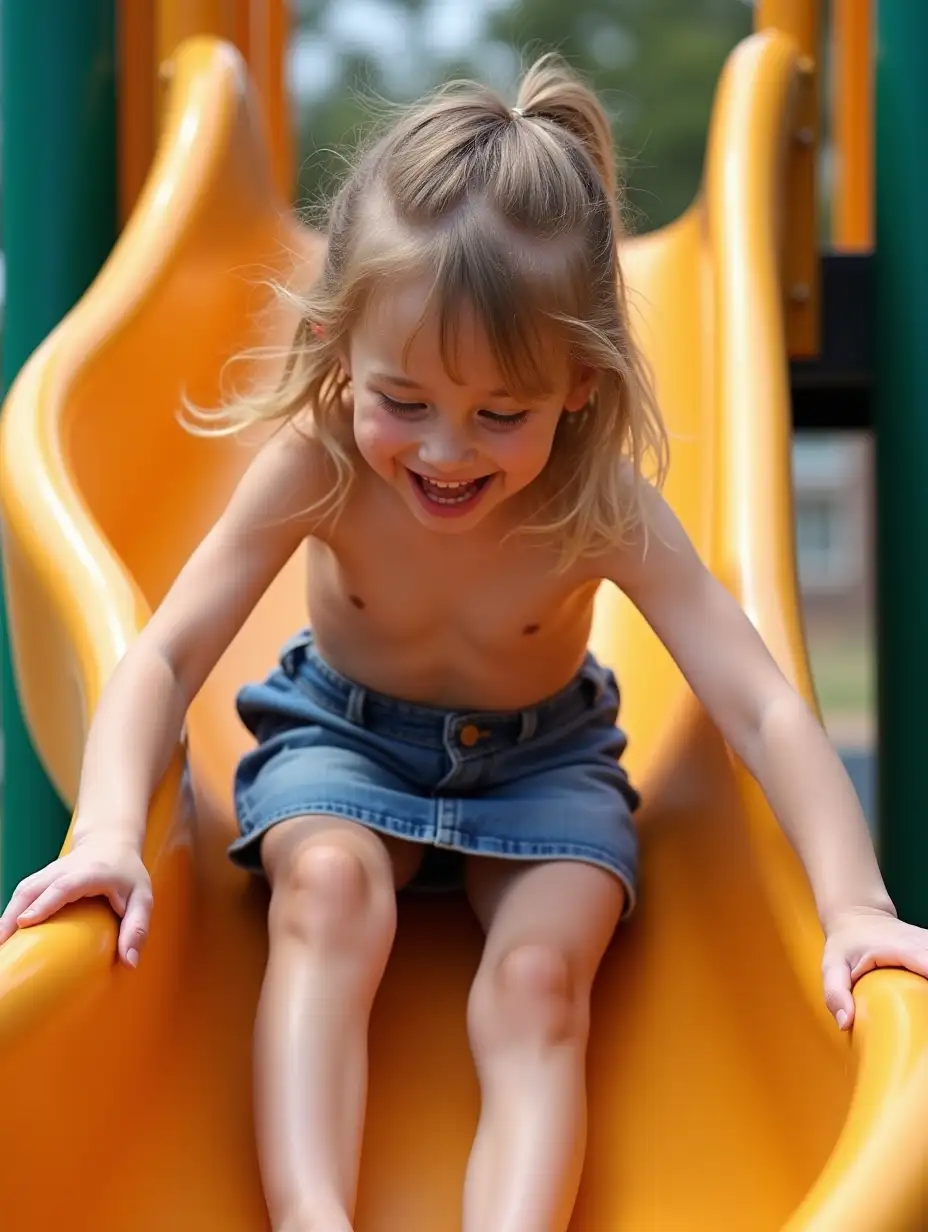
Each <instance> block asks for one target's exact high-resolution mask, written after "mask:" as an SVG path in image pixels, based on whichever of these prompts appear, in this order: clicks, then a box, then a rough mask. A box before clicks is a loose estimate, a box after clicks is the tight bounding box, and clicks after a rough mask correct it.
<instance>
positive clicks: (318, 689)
mask: <svg viewBox="0 0 928 1232" xmlns="http://www.w3.org/2000/svg"><path fill="white" fill-rule="evenodd" d="M280 664H281V667H282V669H283V671H284V672H285V673H286V675H287V676H288V677H290V678H291V679H292V680H295V681H298V682H299V684H300V685H301V686H302V687H303V688H304V689H306V690H307V691H308V692H309V693H310V694H311V695H312V696H313V697H314V699H315V700H316V701H317V702H319V704H321V705H323V706H325V707H326V708H327V709H329V710H333V711H335V712H336V713H338V714H341V715H343V716H344V717H345V718H346V719H348V720H349V721H351V722H353V723H356V724H357V725H359V726H362V727H365V728H367V729H368V730H371V731H380V732H383V733H384V734H385V735H389V736H394V737H396V738H397V739H406V740H409V741H411V742H412V743H415V744H420V745H425V746H427V747H433V748H436V749H437V748H441V747H443V746H444V747H446V745H447V741H448V739H449V737H450V738H453V739H454V740H455V743H456V744H458V745H460V746H463V747H464V748H465V749H466V748H468V747H474V748H475V751H479V752H486V751H487V746H488V744H493V745H496V746H497V747H498V746H500V745H511V744H517V743H521V742H522V741H525V740H531V739H532V738H535V737H538V736H541V735H543V734H545V732H548V731H551V730H554V729H561V728H563V727H564V725H565V724H567V723H570V722H572V721H573V720H575V719H577V718H579V717H580V716H581V715H583V714H585V713H588V712H589V711H590V710H591V709H592V708H593V707H594V706H595V705H596V703H597V702H598V701H599V700H600V698H602V697H603V695H604V694H605V693H606V692H607V691H608V690H609V689H610V688H613V689H614V688H615V678H614V676H613V675H612V673H611V672H610V671H609V670H608V669H606V668H604V667H602V666H601V665H600V664H599V662H598V661H597V660H596V658H595V657H594V656H593V655H592V654H590V653H587V655H586V657H585V659H584V661H583V663H582V664H581V666H580V668H579V670H578V671H577V673H576V674H575V676H574V677H573V679H572V680H571V681H570V682H569V683H568V684H567V685H566V686H565V687H564V688H563V689H561V690H559V691H558V692H557V693H555V694H553V695H552V696H550V697H547V698H543V699H542V700H540V701H539V702H537V703H535V704H534V705H532V706H527V707H525V708H523V709H518V710H457V709H447V708H443V707H439V706H427V705H421V704H419V703H417V702H411V701H405V700H403V699H402V698H397V697H391V696H389V695H387V694H384V693H378V692H377V691H376V690H374V689H369V688H367V687H366V686H365V685H362V684H359V683H358V682H357V681H354V680H351V679H349V678H348V677H347V676H343V675H342V674H341V672H339V671H337V670H336V669H335V668H334V667H332V665H331V664H330V663H328V662H327V661H326V660H325V659H324V658H323V657H322V655H321V654H320V653H319V651H318V649H317V648H316V644H315V639H314V637H313V634H312V632H311V631H310V630H309V629H304V630H302V631H301V632H300V633H298V634H297V635H296V636H295V637H292V638H291V639H290V640H289V641H288V642H287V643H286V644H285V646H284V647H283V649H282V650H281V653H280Z"/></svg>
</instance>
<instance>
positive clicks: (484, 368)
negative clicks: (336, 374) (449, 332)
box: [345, 283, 595, 533]
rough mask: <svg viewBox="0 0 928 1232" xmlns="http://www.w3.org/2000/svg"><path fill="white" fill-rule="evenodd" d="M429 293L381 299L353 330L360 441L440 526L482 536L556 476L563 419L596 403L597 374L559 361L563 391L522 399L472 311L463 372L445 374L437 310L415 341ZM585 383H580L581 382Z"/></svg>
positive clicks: (459, 344)
mask: <svg viewBox="0 0 928 1232" xmlns="http://www.w3.org/2000/svg"><path fill="white" fill-rule="evenodd" d="M427 291H428V287H427V285H426V284H424V283H418V284H408V285H406V286H404V287H402V288H401V289H399V290H397V291H396V292H395V293H394V292H392V291H391V294H390V295H389V297H388V296H382V297H379V300H378V301H377V302H375V303H374V304H372V305H371V306H370V308H369V310H368V312H367V313H366V314H365V317H364V319H363V320H362V321H361V322H360V323H359V325H358V327H357V328H356V329H355V330H354V331H353V333H352V336H351V342H350V349H349V353H348V355H347V356H346V357H345V368H346V370H347V372H348V375H349V376H350V378H351V382H352V387H353V394H354V434H355V440H356V442H357V446H358V449H359V451H360V453H361V456H362V457H363V458H364V460H365V462H366V463H367V464H368V466H370V468H371V470H372V471H374V473H375V474H377V475H378V476H379V477H380V478H381V479H383V480H384V482H386V483H388V484H389V485H390V486H391V487H392V488H394V489H395V490H396V491H397V492H398V493H399V495H400V496H401V498H402V499H403V500H404V501H405V503H406V505H407V506H408V508H409V510H410V511H411V512H412V514H413V516H414V517H416V518H417V519H418V520H419V521H420V522H421V523H423V524H424V525H425V526H428V527H429V528H430V529H431V530H435V531H441V532H445V533H449V532H450V533H455V532H457V533H460V532H462V531H466V530H469V529H471V527H473V526H475V525H476V524H477V523H478V522H481V521H483V519H484V518H486V517H487V515H488V514H489V513H490V512H491V511H492V510H494V509H496V508H498V507H499V506H500V505H502V504H503V502H505V501H508V500H510V499H511V498H512V497H513V496H515V495H516V493H517V492H521V491H522V490H523V489H525V488H527V487H528V485H529V484H530V483H532V482H533V480H535V479H537V478H538V476H539V475H540V474H541V472H542V471H543V470H544V468H545V465H546V463H547V461H548V458H549V456H550V454H551V446H552V443H553V440H554V433H555V429H556V428H557V425H558V421H559V420H560V417H561V415H562V414H563V413H564V412H565V411H566V412H572V411H578V410H580V409H581V408H582V407H583V406H585V405H586V403H587V401H588V399H589V396H590V393H591V391H592V388H593V384H594V380H595V376H594V374H589V373H587V374H585V375H584V376H583V378H582V379H580V378H578V377H577V375H576V373H574V374H571V372H570V370H569V366H568V364H567V361H566V357H560V358H559V357H558V356H556V355H552V357H551V385H552V393H551V394H550V395H546V396H544V397H542V398H541V399H539V400H537V401H536V402H534V403H533V404H532V405H531V406H526V405H524V404H522V403H520V402H518V401H516V400H514V399H513V398H512V397H511V396H510V395H509V393H508V392H507V390H506V388H505V382H504V380H503V379H502V377H501V375H500V373H499V372H498V370H497V368H496V365H495V362H494V360H493V353H492V350H491V348H490V345H489V342H488V340H487V338H486V336H485V334H484V332H483V330H482V328H481V326H480V324H479V322H478V321H477V320H476V319H475V317H474V315H473V314H471V313H469V312H463V313H462V316H461V319H460V321H459V322H458V329H457V334H456V338H455V343H456V354H455V365H454V366H455V368H456V370H457V373H458V375H459V376H460V379H461V380H462V381H463V382H464V383H463V384H457V382H456V381H454V380H452V379H451V377H450V376H449V375H448V373H447V372H446V371H445V367H444V364H443V362H442V356H441V347H440V341H439V325H438V318H437V313H434V312H430V313H429V314H428V315H427V316H426V318H425V322H424V325H423V327H422V328H421V329H420V330H419V332H418V333H417V334H416V335H415V337H414V338H413V341H412V345H411V347H409V351H408V354H407V355H406V362H405V366H404V362H403V355H404V351H405V349H406V347H407V344H408V341H409V339H410V337H411V336H412V334H413V331H414V330H415V328H416V325H417V323H418V322H419V320H420V318H421V316H422V312H423V309H424V308H425V304H426V295H427ZM572 376H573V379H572Z"/></svg>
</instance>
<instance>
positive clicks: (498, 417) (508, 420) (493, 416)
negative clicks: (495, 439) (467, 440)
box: [480, 411, 528, 428]
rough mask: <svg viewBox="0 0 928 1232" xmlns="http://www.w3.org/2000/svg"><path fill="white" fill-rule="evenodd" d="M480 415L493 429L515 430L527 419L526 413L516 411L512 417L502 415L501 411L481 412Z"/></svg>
mask: <svg viewBox="0 0 928 1232" xmlns="http://www.w3.org/2000/svg"><path fill="white" fill-rule="evenodd" d="M480 415H481V418H483V419H485V420H487V421H488V422H489V423H491V424H493V425H494V427H501V428H517V427H518V426H519V424H523V423H525V421H526V419H528V411H516V412H515V414H513V415H504V414H503V413H502V411H481V412H480Z"/></svg>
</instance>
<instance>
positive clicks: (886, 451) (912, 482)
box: [875, 0, 928, 926]
mask: <svg viewBox="0 0 928 1232" xmlns="http://www.w3.org/2000/svg"><path fill="white" fill-rule="evenodd" d="M877 8H878V18H877V23H878V24H877V68H876V176H875V179H876V288H877V289H876V313H875V327H876V340H877V396H876V402H875V407H876V410H875V423H876V454H877V528H878V530H877V579H878V588H877V593H878V628H879V718H880V762H879V776H880V807H879V824H880V848H881V857H882V864H883V868H884V871H885V875H886V879H887V883H888V886H889V891H890V893H891V895H892V896H893V899H894V900H895V903H896V906H897V908H898V910H899V912H900V914H901V915H902V916H903V917H904V918H905V919H907V920H911V921H912V922H914V923H918V924H920V925H922V926H928V811H926V807H925V772H926V768H928V743H926V741H928V224H926V220H928V136H926V128H925V123H926V117H928V71H926V66H925V50H926V48H928V4H926V3H924V2H923V0H914V2H910V3H881V4H879V5H878V6H877Z"/></svg>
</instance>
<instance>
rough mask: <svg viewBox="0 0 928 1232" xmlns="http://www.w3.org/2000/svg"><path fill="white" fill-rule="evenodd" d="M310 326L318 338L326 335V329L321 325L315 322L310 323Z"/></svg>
mask: <svg viewBox="0 0 928 1232" xmlns="http://www.w3.org/2000/svg"><path fill="white" fill-rule="evenodd" d="M309 328H310V329H311V330H312V331H313V333H314V334H315V335H316V337H317V338H324V337H325V330H324V329H323V328H322V326H321V325H316V324H313V325H310V327H309Z"/></svg>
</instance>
